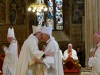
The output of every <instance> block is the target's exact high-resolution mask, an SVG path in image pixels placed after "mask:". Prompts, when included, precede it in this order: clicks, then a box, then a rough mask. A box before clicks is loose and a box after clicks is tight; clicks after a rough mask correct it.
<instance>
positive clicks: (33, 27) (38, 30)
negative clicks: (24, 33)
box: [32, 26, 41, 34]
mask: <svg viewBox="0 0 100 75" xmlns="http://www.w3.org/2000/svg"><path fill="white" fill-rule="evenodd" d="M32 29H33V34H36V33H37V32H41V27H37V26H32Z"/></svg>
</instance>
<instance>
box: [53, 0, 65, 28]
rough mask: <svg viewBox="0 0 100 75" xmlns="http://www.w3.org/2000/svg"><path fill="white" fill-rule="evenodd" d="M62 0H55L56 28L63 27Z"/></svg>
mask: <svg viewBox="0 0 100 75" xmlns="http://www.w3.org/2000/svg"><path fill="white" fill-rule="evenodd" d="M62 3H63V2H62V0H56V1H55V4H56V15H55V16H56V30H62V29H63V11H62Z"/></svg>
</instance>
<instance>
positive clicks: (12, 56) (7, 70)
mask: <svg viewBox="0 0 100 75" xmlns="http://www.w3.org/2000/svg"><path fill="white" fill-rule="evenodd" d="M4 51H5V58H4V63H3V75H16V67H17V62H18V46H17V41H15V40H13V41H12V42H11V43H10V45H9V47H8V48H7V47H6V48H4Z"/></svg>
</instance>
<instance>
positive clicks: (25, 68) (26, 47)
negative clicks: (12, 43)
mask: <svg viewBox="0 0 100 75" xmlns="http://www.w3.org/2000/svg"><path fill="white" fill-rule="evenodd" d="M37 36H38V37H37ZM40 38H41V32H40V28H38V27H35V26H33V34H31V35H30V36H29V37H28V38H27V39H26V40H25V42H24V44H23V46H22V49H21V52H20V55H19V61H18V66H17V75H35V74H36V68H35V60H34V58H38V59H40V58H41V57H42V56H43V55H44V52H42V51H40V50H39V48H38V43H39V41H38V40H39V39H40Z"/></svg>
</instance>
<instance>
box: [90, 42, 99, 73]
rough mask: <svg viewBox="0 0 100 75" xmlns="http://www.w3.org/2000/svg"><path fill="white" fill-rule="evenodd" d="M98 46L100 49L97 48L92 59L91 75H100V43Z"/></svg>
mask: <svg viewBox="0 0 100 75" xmlns="http://www.w3.org/2000/svg"><path fill="white" fill-rule="evenodd" d="M97 46H99V47H98V48H97V50H96V52H95V55H94V57H91V62H92V63H91V64H92V71H91V75H100V43H99V44H98V45H97Z"/></svg>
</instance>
